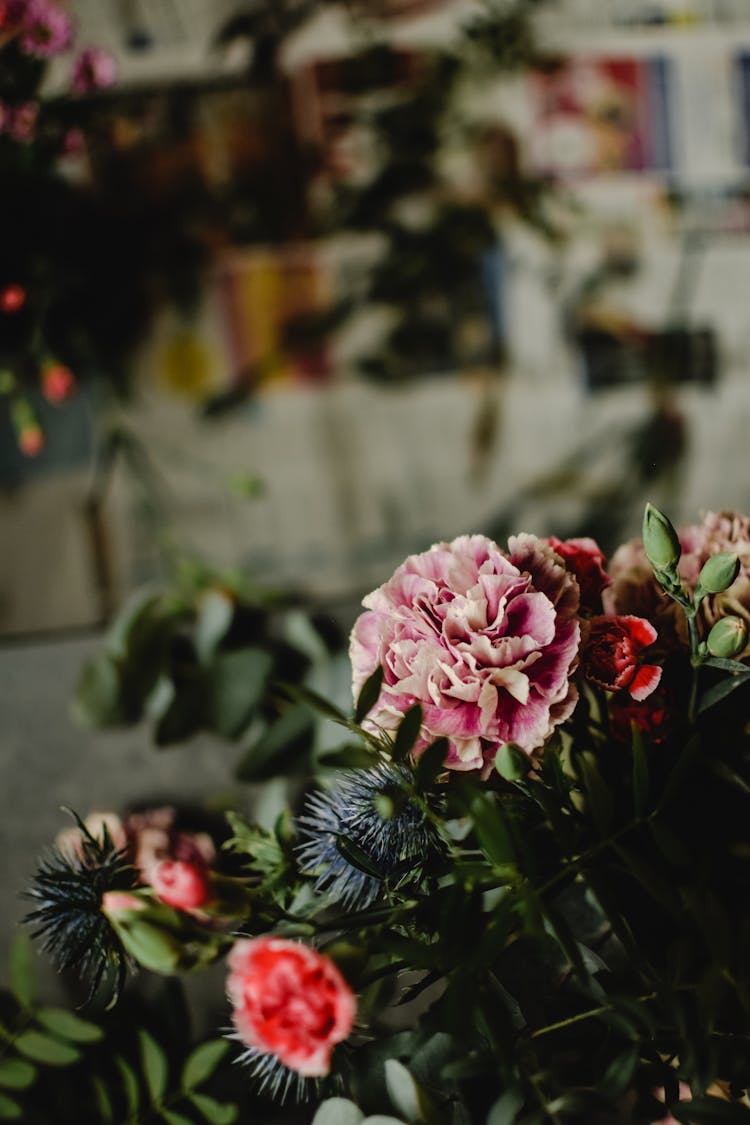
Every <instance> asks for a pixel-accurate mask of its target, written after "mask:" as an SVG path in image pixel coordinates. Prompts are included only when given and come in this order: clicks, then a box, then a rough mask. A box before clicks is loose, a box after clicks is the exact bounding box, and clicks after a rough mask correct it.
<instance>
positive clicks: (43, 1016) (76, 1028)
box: [36, 1008, 104, 1043]
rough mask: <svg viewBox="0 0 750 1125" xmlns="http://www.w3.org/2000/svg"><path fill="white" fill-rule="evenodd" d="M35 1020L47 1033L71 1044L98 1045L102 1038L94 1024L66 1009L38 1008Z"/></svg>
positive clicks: (102, 1033) (98, 1028)
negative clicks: (49, 1032) (68, 1040)
mask: <svg viewBox="0 0 750 1125" xmlns="http://www.w3.org/2000/svg"><path fill="white" fill-rule="evenodd" d="M36 1018H37V1020H38V1021H39V1023H40V1024H42V1026H43V1027H45V1028H46V1029H47V1031H51V1032H52V1033H53V1035H59V1037H60V1038H61V1039H70V1041H71V1042H72V1043H98V1042H99V1040H100V1039H103V1038H104V1032H103V1031H102V1029H101V1028H100V1027H97V1025H96V1024H95V1023H90V1022H89V1021H88V1020H84V1019H81V1017H80V1016H77V1015H76V1014H75V1013H74V1012H69V1011H68V1010H67V1009H66V1008H40V1009H39V1011H38V1012H37V1013H36Z"/></svg>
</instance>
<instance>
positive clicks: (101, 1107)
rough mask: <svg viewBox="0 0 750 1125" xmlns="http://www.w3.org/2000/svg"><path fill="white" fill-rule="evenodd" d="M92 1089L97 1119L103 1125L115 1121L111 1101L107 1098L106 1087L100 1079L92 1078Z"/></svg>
mask: <svg viewBox="0 0 750 1125" xmlns="http://www.w3.org/2000/svg"><path fill="white" fill-rule="evenodd" d="M92 1084H93V1087H94V1098H95V1099H96V1107H97V1110H98V1112H99V1117H100V1118H101V1120H102V1122H104V1123H105V1125H109V1123H110V1122H111V1121H114V1119H115V1111H114V1110H113V1108H112V1101H111V1099H110V1096H109V1091H108V1090H107V1087H106V1086H105V1085H104V1083H103V1082H102V1080H101V1078H97V1077H96V1075H94V1077H93V1078H92Z"/></svg>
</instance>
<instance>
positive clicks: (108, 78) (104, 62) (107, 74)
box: [71, 47, 117, 94]
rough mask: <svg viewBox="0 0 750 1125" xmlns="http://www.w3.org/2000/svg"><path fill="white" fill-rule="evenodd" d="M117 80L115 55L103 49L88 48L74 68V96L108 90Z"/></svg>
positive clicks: (72, 86)
mask: <svg viewBox="0 0 750 1125" xmlns="http://www.w3.org/2000/svg"><path fill="white" fill-rule="evenodd" d="M116 79H117V62H116V60H115V57H114V55H111V54H110V53H109V51H105V50H104V49H103V48H102V47H86V49H85V50H83V51H81V53H80V55H79V56H78V58H77V59H76V61H75V63H74V66H73V78H72V80H71V89H72V90H73V93H74V94H91V93H94V92H95V91H96V90H106V89H107V88H108V87H109V86H112V85H114V83H115V81H116Z"/></svg>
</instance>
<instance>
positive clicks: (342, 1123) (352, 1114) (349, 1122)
mask: <svg viewBox="0 0 750 1125" xmlns="http://www.w3.org/2000/svg"><path fill="white" fill-rule="evenodd" d="M363 1117H364V1114H363V1113H362V1110H361V1109H360V1108H359V1107H358V1106H356V1105H355V1104H354V1102H350V1101H349V1099H348V1098H326V1100H325V1101H324V1102H321V1103H320V1105H319V1106H318V1109H317V1112H316V1114H315V1116H314V1117H313V1119H312V1125H362V1119H363Z"/></svg>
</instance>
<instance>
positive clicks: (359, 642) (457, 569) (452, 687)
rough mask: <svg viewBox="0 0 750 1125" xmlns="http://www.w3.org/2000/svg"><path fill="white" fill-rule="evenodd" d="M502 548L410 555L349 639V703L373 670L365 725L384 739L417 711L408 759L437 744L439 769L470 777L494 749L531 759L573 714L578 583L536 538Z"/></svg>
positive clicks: (458, 544)
mask: <svg viewBox="0 0 750 1125" xmlns="http://www.w3.org/2000/svg"><path fill="white" fill-rule="evenodd" d="M508 547H509V550H508V552H507V553H506V552H504V551H502V550H501V549H500V548H499V547H498V546H497V545H496V544H495V543H493V542H492V541H491V540H489V539H487V538H485V537H484V536H483V535H471V536H468V535H464V536H461V537H460V538H458V539H454V541H453V542H452V543H440V544H437V545H436V546H434V547H432V548H431V549H430V550H429V551H425V552H424V553H423V554H420V555H412V556H411V557H410V558H408V559H407V560H406V562H404V563H402V565H401V566H400V567H399V568H398V569H397V570H396V572H395V574H394V575H393V577H392V578H391V579H390V580H389V581H388V582H386V583H385V585H383V586H380V587H379V588H378V589H377V590H375V591H374V592H373V593H372V594H369V595H368V596H367V597H366V598H365V599H364V602H363V605H364V606H365V607H366V610H367V612H366V613H363V614H362V615H361V616H360V617H359V618H358V620H357V621H356V623H355V625H354V629H353V631H352V636H351V646H350V655H351V659H352V666H353V674H354V682H353V688H354V694H355V697H356V696H357V695H358V693H359V691H360V690H361V688H362V685H363V684H364V682H365V680H366V679H367V677H368V676H369V675H370V674H371V673H372V672H373V671H374V669H375V668H376V667H377V666H378V665H382V667H383V670H384V678H383V687H382V690H381V693H380V697H379V699H378V701H377V703H376V704H375V707H374V708H373V710H372V711H371V712H370V715H369V717H368V720H367V722H368V724H369V727H370V728H371V729H375V730H377V729H379V728H380V729H384V730H386V731H393V730H395V729H396V728H397V727H398V725H399V723H400V721H401V719H402V717H403V715H404V713H405V712H406V711H407V710H408V709H409V708H410V707H412V706H413V705H414V704H415V703H419V704H421V706H422V712H423V716H424V720H423V725H422V730H421V732H420V736H419V739H418V741H417V744H416V746H415V753H416V754H419V753H420V752H421V751H422V750H424V749H425V747H426V746H428V745H429V744H430V742H432V741H433V740H434V739H436V738H438V737H440V736H441V735H444V736H445V737H446V738H447V739H448V741H449V744H450V749H449V753H448V756H447V759H446V763H445V764H446V766H447V767H449V768H450V769H455V770H474V769H482V768H484V767H485V766H486V765H487V764H488V763H490V762H492V760H493V759H494V756H495V754H496V752H497V750H498V748H499V747H500V746H501V745H503V743H506V742H515V743H517V744H518V745H519V746H520V747H521V748H522V749H523V750H525V751H526V753H528V754H530V755H531V754H533V753H534V751H536V750H538V749H539V748H540V747H541V746H543V744H544V742H545V741H546V739H547V738H548V737H549V735H550V734H551V733H552V731H553V730H554V728H555V727H556V726H557V725H558V723H560V722H562V721H563V720H564V719H566V718H567V717H568V716H569V715H570V714H571V712H572V711H573V708H574V707H575V703H576V699H577V693H576V689H575V687H574V685H573V684H572V683H571V679H570V677H571V674H572V673H573V671H574V670H575V666H576V661H577V656H578V645H579V639H580V627H579V621H578V616H577V612H578V607H579V589H578V583H577V582H576V580H575V578H574V577H573V575H572V574H569V573H568V572H567V571H566V569H565V567H564V565H563V564H562V562H561V560H560V558H559V557H558V556H557V555H556V554H555V552H554V551H553V549H552V548H551V547H550V546H549V545H548V544H547V543H545V542H543V541H542V540H541V539H538V538H537V537H536V536H534V535H517V536H514V537H512V538H511V539H510V540H509V544H508Z"/></svg>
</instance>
